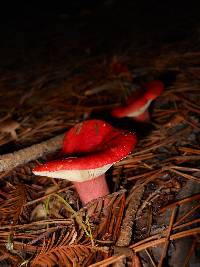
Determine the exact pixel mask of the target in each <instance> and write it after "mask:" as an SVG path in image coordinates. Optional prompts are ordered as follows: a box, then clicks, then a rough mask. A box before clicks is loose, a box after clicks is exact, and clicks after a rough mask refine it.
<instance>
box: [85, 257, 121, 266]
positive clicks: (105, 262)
mask: <svg viewBox="0 0 200 267" xmlns="http://www.w3.org/2000/svg"><path fill="white" fill-rule="evenodd" d="M125 257H126V256H125V255H119V256H113V257H110V258H108V259H105V260H103V261H100V262H97V263H94V264H90V265H89V266H88V267H106V266H108V265H110V264H113V263H115V262H117V261H119V260H121V259H124V258H125Z"/></svg>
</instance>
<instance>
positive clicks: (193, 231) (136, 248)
mask: <svg viewBox="0 0 200 267" xmlns="http://www.w3.org/2000/svg"><path fill="white" fill-rule="evenodd" d="M199 233H200V227H196V228H193V229H189V230H185V231H182V232H179V233H176V234H173V235H171V236H170V241H171V240H176V239H179V238H183V237H186V236H191V235H196V234H199ZM143 241H144V240H143ZM165 241H166V237H162V238H160V239H156V240H153V241H150V242H146V243H143V244H141V245H137V243H136V244H134V245H131V246H130V247H129V248H132V249H133V251H134V252H139V251H141V250H144V249H147V248H150V247H154V246H158V245H160V244H162V243H164V242H165Z"/></svg>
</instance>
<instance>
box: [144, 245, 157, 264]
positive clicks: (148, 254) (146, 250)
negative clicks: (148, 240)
mask: <svg viewBox="0 0 200 267" xmlns="http://www.w3.org/2000/svg"><path fill="white" fill-rule="evenodd" d="M145 252H146V254H147V256H148V257H149V259H150V261H151V263H152V265H153V267H156V264H155V262H154V260H153V258H152V256H151V254H150V253H149V251H148V249H145Z"/></svg>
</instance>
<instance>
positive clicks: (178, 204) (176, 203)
mask: <svg viewBox="0 0 200 267" xmlns="http://www.w3.org/2000/svg"><path fill="white" fill-rule="evenodd" d="M198 199H200V194H197V195H193V196H190V197H186V198H184V199H181V200H178V201H176V202H174V203H172V204H169V205H167V206H165V207H163V208H162V209H160V212H165V211H166V210H167V209H170V208H173V207H174V206H180V205H182V204H185V203H187V202H190V201H194V200H198Z"/></svg>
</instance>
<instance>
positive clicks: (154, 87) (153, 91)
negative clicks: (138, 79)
mask: <svg viewBox="0 0 200 267" xmlns="http://www.w3.org/2000/svg"><path fill="white" fill-rule="evenodd" d="M144 85H145V87H146V92H145V95H144V96H145V98H146V99H148V100H154V99H155V98H156V97H158V96H159V95H160V94H161V93H162V92H163V90H164V84H163V83H162V82H161V81H158V80H154V81H152V82H149V83H145V84H144Z"/></svg>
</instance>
